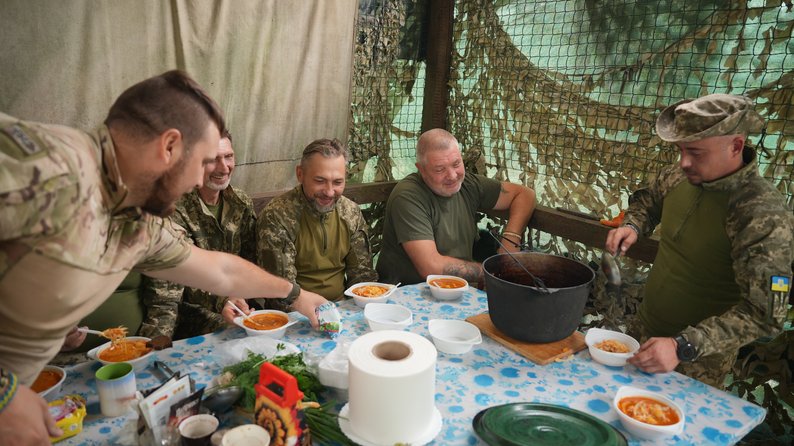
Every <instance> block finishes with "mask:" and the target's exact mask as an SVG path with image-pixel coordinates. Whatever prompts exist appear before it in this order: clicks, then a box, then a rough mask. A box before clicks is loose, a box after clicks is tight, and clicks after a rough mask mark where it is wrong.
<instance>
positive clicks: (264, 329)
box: [234, 310, 292, 339]
mask: <svg viewBox="0 0 794 446" xmlns="http://www.w3.org/2000/svg"><path fill="white" fill-rule="evenodd" d="M290 322H292V320H290V318H289V315H288V314H287V313H285V312H283V311H278V310H257V311H252V312H251V313H250V314H249V315H248V318H243V317H242V316H237V317H236V318H234V323H235V325H237V326H238V327H240V328H242V329H243V330H245V333H246V334H247V335H248V336H267V337H270V338H273V339H281V338H282V337H283V336H284V333H285V332H286V331H287V327H286V326H287V324H289V323H290Z"/></svg>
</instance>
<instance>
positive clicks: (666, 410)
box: [618, 396, 679, 426]
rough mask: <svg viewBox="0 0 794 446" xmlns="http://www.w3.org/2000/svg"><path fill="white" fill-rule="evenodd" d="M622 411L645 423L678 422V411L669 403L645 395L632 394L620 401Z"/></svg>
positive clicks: (665, 424) (661, 424)
mask: <svg viewBox="0 0 794 446" xmlns="http://www.w3.org/2000/svg"><path fill="white" fill-rule="evenodd" d="M618 408H619V409H620V411H621V412H623V413H625V414H626V415H628V416H630V417H631V418H634V419H635V420H637V421H641V422H643V423H647V424H652V425H654V426H670V425H673V424H676V423H678V421H679V418H678V413H677V412H676V411H675V409H673V408H672V407H670V406H668V405H667V404H665V403H663V402H661V401H657V400H655V399H653V398H647V397H644V396H630V397H626V398H623V399H621V400H620V401H619V402H618Z"/></svg>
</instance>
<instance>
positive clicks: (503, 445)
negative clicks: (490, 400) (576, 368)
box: [472, 403, 628, 446]
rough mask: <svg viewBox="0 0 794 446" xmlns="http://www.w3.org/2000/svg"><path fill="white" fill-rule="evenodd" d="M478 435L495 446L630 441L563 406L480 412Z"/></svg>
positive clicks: (607, 445) (618, 445)
mask: <svg viewBox="0 0 794 446" xmlns="http://www.w3.org/2000/svg"><path fill="white" fill-rule="evenodd" d="M472 424H473V425H474V432H476V433H477V435H478V436H479V437H480V438H481V439H482V440H483V441H485V442H486V443H488V444H489V445H491V446H524V445H540V446H543V445H562V444H572V445H573V444H575V445H577V446H596V445H598V446H625V445H628V442H627V441H626V437H624V436H623V434H621V433H620V432H619V431H618V430H616V429H615V428H613V427H612V426H610V425H609V424H607V423H605V422H604V421H601V420H599V419H598V418H596V417H593V416H591V415H588V414H586V413H584V412H580V411H578V410H575V409H569V408H567V407H563V406H555V405H552V404H541V403H513V404H503V405H501V406H493V407H489V408H487V409H485V410H482V411H480V413H478V414H477V415H476V416H475V417H474V420H473V422H472Z"/></svg>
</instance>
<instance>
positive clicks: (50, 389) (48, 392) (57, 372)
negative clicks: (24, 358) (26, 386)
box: [30, 365, 66, 401]
mask: <svg viewBox="0 0 794 446" xmlns="http://www.w3.org/2000/svg"><path fill="white" fill-rule="evenodd" d="M65 380H66V370H64V369H62V368H60V367H57V366H54V365H45V366H44V369H42V370H41V372H39V376H37V377H36V381H34V382H33V384H32V385H31V386H30V388H31V389H33V391H34V392H37V393H38V394H39V396H41V397H42V398H45V399H47V401H50V400H52V399H53V398H55V397H56V396H58V394H60V393H61V387H63V382H64V381H65Z"/></svg>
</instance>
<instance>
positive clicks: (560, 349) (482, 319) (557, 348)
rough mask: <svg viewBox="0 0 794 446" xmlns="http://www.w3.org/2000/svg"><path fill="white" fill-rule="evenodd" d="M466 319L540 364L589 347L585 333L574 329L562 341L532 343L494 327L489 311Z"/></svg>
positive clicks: (499, 341) (501, 342)
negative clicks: (517, 338)
mask: <svg viewBox="0 0 794 446" xmlns="http://www.w3.org/2000/svg"><path fill="white" fill-rule="evenodd" d="M466 320H467V321H469V322H471V323H472V324H474V325H476V326H477V327H478V328H479V329H480V330H481V331H482V332H483V333H484V334H485V335H487V336H489V337H490V338H491V339H493V340H494V341H496V342H498V343H500V344H502V345H504V346H505V347H507V348H509V349H510V350H513V351H514V352H516V353H518V354H520V355H521V356H523V357H525V358H527V359H529V360H530V361H532V362H534V363H535V364H538V365H546V364H548V363H550V362H553V361H556V360H557V359H561V358H565V357H567V356H570V355H572V354H574V353H576V352H578V351H580V350H584V348H585V347H587V345H586V344H585V343H584V335H583V334H581V333H579V332H578V331H574V332H573V334H572V335H570V336H568V337H567V338H565V339H563V340H561V341H557V342H550V343H548V344H531V343H529V342H524V341H518V340H516V339H513V338H511V337H509V336H507V335H506V334H503V333H502V332H501V331H499V330H498V329H497V328H496V327H494V325H493V322H491V316H490V315H489V314H488V313H483V314H478V315H476V316H471V317H468V318H466Z"/></svg>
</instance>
